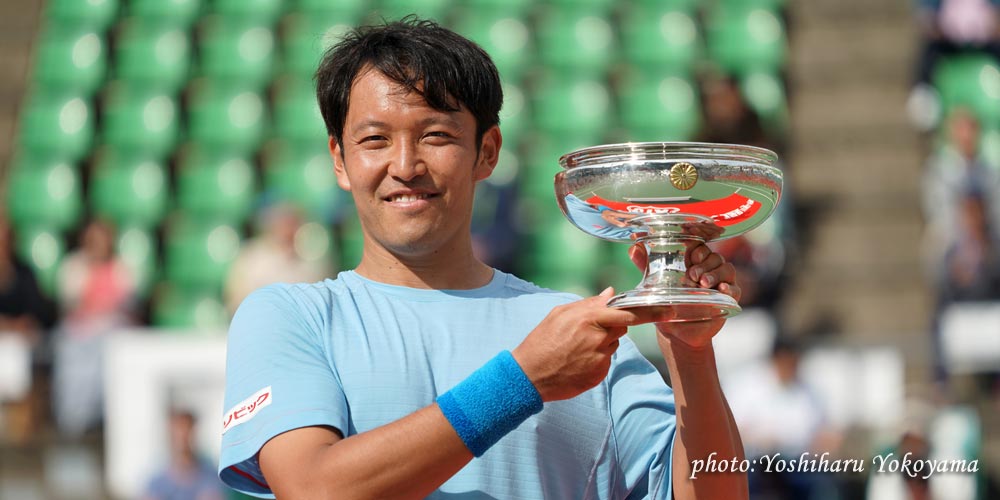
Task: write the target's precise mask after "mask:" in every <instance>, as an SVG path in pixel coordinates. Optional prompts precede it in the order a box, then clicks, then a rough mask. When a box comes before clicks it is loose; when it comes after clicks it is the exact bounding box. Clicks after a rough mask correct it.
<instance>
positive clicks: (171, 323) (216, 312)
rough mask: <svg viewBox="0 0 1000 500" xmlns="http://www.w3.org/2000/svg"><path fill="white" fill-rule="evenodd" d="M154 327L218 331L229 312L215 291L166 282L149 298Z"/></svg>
mask: <svg viewBox="0 0 1000 500" xmlns="http://www.w3.org/2000/svg"><path fill="white" fill-rule="evenodd" d="M151 309H152V314H151V316H152V318H151V320H152V323H153V326H156V327H159V328H165V329H170V330H179V331H183V332H189V333H197V332H198V331H199V330H210V331H213V330H220V329H224V328H226V326H227V325H228V324H229V313H228V312H227V311H226V307H225V305H224V304H223V303H222V299H221V298H220V296H219V293H218V292H213V291H210V290H199V289H191V288H189V287H181V286H176V285H172V284H169V283H165V284H163V285H161V286H159V287H157V289H156V293H155V294H154V297H153V299H152V304H151Z"/></svg>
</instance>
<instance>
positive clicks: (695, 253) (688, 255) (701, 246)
mask: <svg viewBox="0 0 1000 500" xmlns="http://www.w3.org/2000/svg"><path fill="white" fill-rule="evenodd" d="M684 246H686V247H688V248H687V250H686V251H685V252H684V265H685V266H687V267H689V268H690V267H691V266H694V265H697V264H701V263H702V262H704V261H705V258H707V257H708V256H709V255H711V254H712V249H711V248H708V245H706V244H705V243H704V242H701V241H697V242H685V243H684Z"/></svg>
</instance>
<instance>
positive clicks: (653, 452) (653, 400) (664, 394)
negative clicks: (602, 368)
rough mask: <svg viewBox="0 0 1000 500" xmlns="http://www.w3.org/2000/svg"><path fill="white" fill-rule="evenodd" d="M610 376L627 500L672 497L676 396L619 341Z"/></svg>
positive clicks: (634, 351) (632, 346)
mask: <svg viewBox="0 0 1000 500" xmlns="http://www.w3.org/2000/svg"><path fill="white" fill-rule="evenodd" d="M615 357H616V360H615V363H613V364H612V368H611V371H610V373H609V374H608V384H609V387H608V397H609V399H610V405H609V406H610V411H611V419H612V423H613V428H612V430H613V433H614V440H615V450H616V453H617V457H618V462H619V464H620V471H621V474H622V475H623V476H624V477H623V478H622V481H623V482H624V486H625V489H626V491H629V492H630V494H629V496H628V497H627V498H649V499H670V498H672V484H671V469H672V466H671V461H672V458H673V449H674V436H675V435H676V430H677V413H676V409H675V407H674V393H673V391H672V390H671V389H670V387H669V386H667V384H666V383H664V381H663V377H662V376H660V373H659V372H657V371H656V368H655V367H653V365H652V364H651V363H650V362H649V361H648V360H646V358H644V357H643V356H642V354H640V353H639V350H638V349H637V348H636V347H635V344H633V343H632V341H631V340H629V339H628V338H627V337H622V339H621V344H620V347H619V348H618V351H617V352H616V354H615Z"/></svg>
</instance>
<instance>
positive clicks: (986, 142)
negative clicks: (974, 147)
mask: <svg viewBox="0 0 1000 500" xmlns="http://www.w3.org/2000/svg"><path fill="white" fill-rule="evenodd" d="M979 141H980V142H979V144H980V145H979V149H980V151H982V155H983V158H984V159H985V160H986V162H987V163H988V164H989V165H992V166H993V167H994V168H996V169H1000V126H998V127H983V131H982V133H981V134H980V139H979Z"/></svg>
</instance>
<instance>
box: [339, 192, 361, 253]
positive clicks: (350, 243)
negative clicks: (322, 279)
mask: <svg viewBox="0 0 1000 500" xmlns="http://www.w3.org/2000/svg"><path fill="white" fill-rule="evenodd" d="M337 240H338V245H337V247H338V248H337V249H338V254H339V255H340V268H341V269H353V268H354V267H356V266H357V265H358V263H360V262H361V256H362V254H363V253H364V247H365V238H364V233H363V232H362V231H361V222H360V221H359V220H358V213H357V210H356V209H355V208H354V203H353V201H352V203H351V204H350V205H349V206H348V208H347V209H346V210H344V214H343V216H342V217H341V219H340V223H339V224H337Z"/></svg>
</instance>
